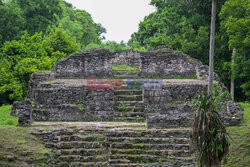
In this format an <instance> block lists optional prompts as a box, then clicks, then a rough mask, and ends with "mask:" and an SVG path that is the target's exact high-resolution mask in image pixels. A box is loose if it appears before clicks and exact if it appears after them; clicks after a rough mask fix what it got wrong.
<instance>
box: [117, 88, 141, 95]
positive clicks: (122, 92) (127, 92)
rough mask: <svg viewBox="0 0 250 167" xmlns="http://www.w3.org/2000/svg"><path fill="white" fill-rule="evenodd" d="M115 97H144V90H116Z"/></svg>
mask: <svg viewBox="0 0 250 167" xmlns="http://www.w3.org/2000/svg"><path fill="white" fill-rule="evenodd" d="M114 94H115V95H142V90H130V89H122V90H115V92H114Z"/></svg>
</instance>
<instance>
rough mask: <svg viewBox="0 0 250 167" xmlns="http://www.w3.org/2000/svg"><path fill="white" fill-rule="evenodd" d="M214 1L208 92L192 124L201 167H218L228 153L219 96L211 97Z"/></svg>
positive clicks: (214, 0) (200, 97) (213, 2)
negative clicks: (219, 107) (219, 108)
mask: <svg viewBox="0 0 250 167" xmlns="http://www.w3.org/2000/svg"><path fill="white" fill-rule="evenodd" d="M215 19H216V0H212V16H211V35H210V50H209V81H208V82H209V83H208V92H207V93H205V94H200V95H199V100H198V101H197V103H196V104H195V106H196V107H197V111H196V113H195V116H194V123H193V134H192V138H193V142H194V145H195V147H196V150H197V151H198V158H199V161H198V162H199V165H200V166H201V167H218V166H220V164H221V161H222V159H223V158H224V157H225V156H226V155H227V153H228V151H229V145H230V142H229V136H228V134H227V132H226V128H225V126H224V125H223V123H222V121H221V118H220V115H219V112H218V108H217V105H218V104H219V103H220V100H218V99H220V96H221V95H222V94H221V95H217V96H215V97H212V95H213V73H214V41H215Z"/></svg>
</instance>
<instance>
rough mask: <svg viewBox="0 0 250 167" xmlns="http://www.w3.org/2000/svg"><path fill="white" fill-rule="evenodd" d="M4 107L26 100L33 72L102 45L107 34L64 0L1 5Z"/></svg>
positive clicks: (25, 0) (17, 0)
mask: <svg viewBox="0 0 250 167" xmlns="http://www.w3.org/2000/svg"><path fill="white" fill-rule="evenodd" d="M0 23H1V24H0V105H1V104H3V103H11V102H12V101H14V100H22V99H23V98H24V96H25V94H26V93H27V88H28V81H29V79H30V75H31V74H32V73H33V72H36V71H39V70H51V68H52V67H53V65H54V63H55V62H56V61H57V60H58V59H61V58H64V57H65V56H66V55H69V54H73V53H75V52H77V51H80V50H82V49H85V47H86V46H87V45H89V44H96V45H99V44H101V40H102V39H103V38H104V37H103V35H102V34H103V33H105V32H106V30H105V28H104V27H102V25H101V24H97V23H95V22H94V21H93V19H92V17H91V15H90V14H89V13H87V12H86V11H84V10H79V9H75V8H74V7H73V6H72V4H70V3H67V2H66V1H64V0H50V1H47V0H6V1H0Z"/></svg>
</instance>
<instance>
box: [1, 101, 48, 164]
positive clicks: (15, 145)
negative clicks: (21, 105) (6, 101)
mask: <svg viewBox="0 0 250 167" xmlns="http://www.w3.org/2000/svg"><path fill="white" fill-rule="evenodd" d="M10 111H11V106H10V105H7V106H2V107H0V166H1V167H20V166H25V167H26V166H27V167H28V166H44V165H43V164H44V154H45V153H48V152H49V150H48V149H47V148H45V147H44V145H43V144H42V143H41V141H40V140H38V139H37V138H35V137H34V136H32V135H30V134H29V130H30V129H29V128H22V127H17V126H16V125H17V117H13V116H10Z"/></svg>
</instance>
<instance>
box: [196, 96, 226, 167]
mask: <svg viewBox="0 0 250 167" xmlns="http://www.w3.org/2000/svg"><path fill="white" fill-rule="evenodd" d="M223 96H224V95H223V94H218V96H215V97H213V98H208V95H207V93H205V94H199V97H198V100H197V101H196V102H195V103H194V107H195V108H196V113H195V117H194V123H193V133H192V139H193V143H194V146H195V148H196V150H197V152H198V162H199V165H200V166H201V167H203V166H206V167H211V166H219V165H220V163H221V161H222V159H223V158H224V157H225V156H226V155H227V154H228V152H229V146H230V142H229V135H228V133H227V132H226V128H225V126H224V125H223V123H222V120H221V118H220V115H219V113H218V108H217V104H218V103H220V100H221V99H222V97H223Z"/></svg>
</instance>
